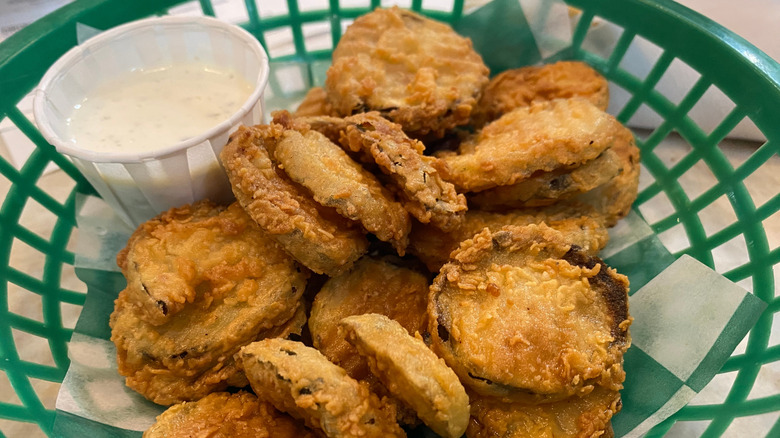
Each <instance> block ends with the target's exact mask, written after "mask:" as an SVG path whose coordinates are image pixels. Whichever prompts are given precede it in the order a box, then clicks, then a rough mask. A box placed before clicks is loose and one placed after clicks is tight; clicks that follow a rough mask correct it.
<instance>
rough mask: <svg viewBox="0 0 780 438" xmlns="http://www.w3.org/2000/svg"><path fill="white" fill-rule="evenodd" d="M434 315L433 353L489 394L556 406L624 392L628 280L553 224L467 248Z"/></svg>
mask: <svg viewBox="0 0 780 438" xmlns="http://www.w3.org/2000/svg"><path fill="white" fill-rule="evenodd" d="M428 314H429V319H428V321H429V332H430V334H431V348H432V349H433V350H434V351H435V352H436V353H437V354H438V355H439V356H440V357H442V358H444V360H445V361H446V362H447V365H449V366H450V367H452V368H453V370H454V371H455V372H456V373H457V374H458V376H459V377H460V379H461V381H462V382H463V383H464V384H465V385H466V386H468V387H470V388H471V389H472V390H473V391H475V392H477V393H479V394H481V395H486V396H499V397H505V398H507V399H513V400H517V401H524V402H549V401H555V400H560V399H563V398H565V397H568V396H571V395H573V394H579V395H582V394H587V393H588V392H590V391H591V390H592V389H593V387H594V385H601V386H604V387H606V388H608V389H611V390H615V391H617V390H619V389H620V388H622V382H623V380H624V379H625V372H624V371H623V366H622V365H623V352H625V350H626V349H627V348H628V346H629V344H630V338H629V335H628V326H629V325H630V323H631V319H630V317H629V316H628V279H627V278H626V277H625V276H623V275H620V274H618V273H616V272H615V271H614V270H612V269H610V268H609V267H607V266H606V265H605V264H604V262H602V261H601V260H600V259H598V258H596V257H591V256H588V255H586V254H585V253H584V252H582V251H581V250H580V249H579V248H577V247H572V245H571V244H569V243H567V242H566V241H565V239H564V236H563V234H562V233H560V232H558V231H555V230H554V229H552V228H550V227H547V226H546V225H543V224H542V225H526V226H524V227H513V226H507V227H505V228H503V229H502V230H501V231H498V232H495V233H491V232H490V230H487V229H486V230H483V231H482V232H481V233H479V234H477V235H476V236H474V238H473V239H470V240H467V241H465V242H463V243H461V245H460V247H459V248H458V249H457V250H456V251H454V252H453V253H452V255H451V261H450V262H449V263H447V264H446V265H444V266H443V267H442V269H441V272H440V273H439V275H438V276H437V277H436V279H435V280H434V282H433V285H432V286H431V291H430V295H429V300H428Z"/></svg>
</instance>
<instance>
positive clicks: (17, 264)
mask: <svg viewBox="0 0 780 438" xmlns="http://www.w3.org/2000/svg"><path fill="white" fill-rule="evenodd" d="M44 259H46V255H45V254H43V253H41V251H38V250H37V249H35V248H33V247H31V246H30V245H28V244H26V243H24V242H22V241H21V240H19V239H14V242H13V244H12V245H11V260H13V261H14V264H13V265H12V267H14V268H15V269H17V270H18V271H19V272H23V273H25V274H27V275H29V276H31V277H33V278H37V279H38V280H40V279H41V278H43V264H42V263H41V260H44Z"/></svg>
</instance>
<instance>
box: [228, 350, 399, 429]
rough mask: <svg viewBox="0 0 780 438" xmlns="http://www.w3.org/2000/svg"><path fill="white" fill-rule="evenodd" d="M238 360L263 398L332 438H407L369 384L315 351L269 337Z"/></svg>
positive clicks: (246, 351)
mask: <svg viewBox="0 0 780 438" xmlns="http://www.w3.org/2000/svg"><path fill="white" fill-rule="evenodd" d="M237 356H238V360H239V361H240V362H241V366H242V368H243V369H244V372H245V373H246V375H247V377H248V378H249V382H250V383H251V384H252V389H254V391H255V393H256V394H257V396H258V398H259V399H261V400H267V401H269V402H270V403H271V404H273V405H274V406H275V407H276V408H277V409H279V410H281V411H284V412H287V413H289V414H290V415H292V416H293V417H295V418H300V419H302V420H303V421H304V422H305V423H306V424H307V425H308V426H309V427H312V428H316V429H322V430H323V431H324V432H325V435H327V436H329V437H368V436H372V437H373V436H376V437H379V436H382V437H405V436H406V434H405V433H404V432H403V430H402V429H401V428H400V427H399V426H398V423H396V421H395V412H394V410H393V409H392V408H390V409H388V408H387V407H386V406H383V405H382V404H381V403H380V401H379V398H377V396H376V395H374V394H371V393H370V392H369V390H368V386H367V384H365V383H361V382H358V381H356V380H354V379H352V378H351V377H349V376H348V375H347V373H346V372H345V371H344V370H343V369H342V368H340V367H338V366H337V365H334V364H333V363H331V362H329V361H328V359H327V358H326V357H325V356H323V355H322V353H320V352H319V351H317V350H315V349H314V348H311V347H307V346H305V345H303V344H302V343H300V342H293V341H288V340H283V339H278V338H277V339H265V340H262V341H258V342H254V343H252V344H249V345H247V346H246V347H244V348H242V349H241V352H240V353H238V355H237Z"/></svg>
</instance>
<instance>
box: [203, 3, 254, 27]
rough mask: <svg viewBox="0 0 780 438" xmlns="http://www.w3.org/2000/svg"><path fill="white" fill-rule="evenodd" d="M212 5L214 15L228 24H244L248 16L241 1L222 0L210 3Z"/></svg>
mask: <svg viewBox="0 0 780 438" xmlns="http://www.w3.org/2000/svg"><path fill="white" fill-rule="evenodd" d="M211 3H212V4H213V5H214V15H216V16H217V18H220V19H222V20H225V21H227V22H230V23H246V22H247V21H249V14H248V13H247V10H246V6H244V2H243V0H222V1H213V2H211Z"/></svg>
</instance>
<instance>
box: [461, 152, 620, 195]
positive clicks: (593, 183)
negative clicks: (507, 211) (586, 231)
mask: <svg viewBox="0 0 780 438" xmlns="http://www.w3.org/2000/svg"><path fill="white" fill-rule="evenodd" d="M621 167H622V160H621V158H620V156H619V155H618V154H617V152H615V151H614V150H613V148H609V149H607V150H605V151H604V152H602V153H601V155H599V156H598V157H596V158H595V159H593V160H590V161H588V162H586V163H583V164H582V165H581V166H578V167H575V168H574V169H569V168H562V169H558V170H554V171H552V172H540V173H539V174H538V175H536V174H534V175H532V176H531V177H530V178H528V179H525V180H523V181H520V182H518V183H515V184H512V185H509V186H501V187H494V188H492V189H487V190H484V191H481V192H478V193H474V194H473V195H471V196H470V197H469V203H470V204H472V205H474V206H476V207H477V208H482V209H490V210H494V209H504V208H522V207H543V206H547V205H551V204H554V203H555V202H557V201H559V200H561V199H565V198H568V197H571V196H575V195H577V194H580V193H585V192H588V191H589V190H593V189H595V188H596V187H599V186H601V185H603V184H606V183H607V182H608V181H610V180H611V179H612V178H614V177H616V176H617V175H618V173H619V172H620V171H621Z"/></svg>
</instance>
